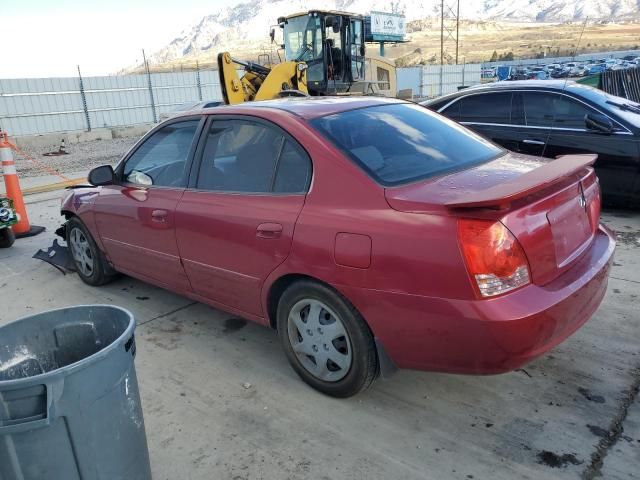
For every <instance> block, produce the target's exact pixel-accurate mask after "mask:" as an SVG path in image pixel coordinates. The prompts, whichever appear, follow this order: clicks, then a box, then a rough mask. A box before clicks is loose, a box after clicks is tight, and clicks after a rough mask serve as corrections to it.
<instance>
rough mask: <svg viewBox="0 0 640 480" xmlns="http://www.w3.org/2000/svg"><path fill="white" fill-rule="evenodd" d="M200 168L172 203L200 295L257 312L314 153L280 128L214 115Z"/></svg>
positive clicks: (285, 246) (282, 255) (284, 250)
mask: <svg viewBox="0 0 640 480" xmlns="http://www.w3.org/2000/svg"><path fill="white" fill-rule="evenodd" d="M198 152H199V153H198V157H199V158H200V164H199V169H198V173H197V175H196V177H195V179H194V181H193V183H191V184H190V188H188V189H187V190H186V191H185V193H184V195H183V196H182V198H181V200H180V202H179V203H178V207H177V210H176V232H177V238H178V247H179V249H180V255H181V257H182V261H183V264H184V268H185V270H186V273H187V275H188V277H189V280H190V282H191V285H192V288H193V291H194V292H195V293H196V294H197V295H199V296H200V297H201V298H202V299H203V300H204V301H208V302H209V303H212V304H215V305H218V306H221V307H223V308H224V307H230V308H232V309H236V310H238V311H241V312H245V313H248V314H251V315H254V316H258V317H262V316H264V315H265V312H263V311H262V306H261V300H260V298H261V295H260V293H261V286H262V284H263V282H264V280H265V279H266V277H267V276H268V275H269V274H270V273H271V272H272V271H273V270H274V269H275V268H276V267H277V266H278V265H280V264H281V263H282V262H283V261H284V260H285V259H286V257H287V256H288V254H289V251H290V248H291V243H292V238H293V231H294V226H295V223H296V220H297V218H298V215H299V213H300V211H301V209H302V206H303V204H304V200H305V196H306V192H307V189H308V187H309V184H310V181H311V160H310V158H309V156H308V155H307V153H306V152H305V151H304V150H303V149H302V148H301V147H300V145H299V144H298V143H297V142H296V141H295V140H294V139H293V138H292V137H290V136H289V135H288V134H286V133H285V132H284V131H283V130H281V129H280V128H278V127H276V126H275V125H273V124H271V123H270V122H266V121H263V120H258V119H253V118H252V117H243V118H238V117H236V118H227V119H220V120H218V119H216V118H215V116H214V117H212V120H210V122H209V124H208V125H207V127H206V134H203V138H202V140H201V144H200V146H199V148H198Z"/></svg>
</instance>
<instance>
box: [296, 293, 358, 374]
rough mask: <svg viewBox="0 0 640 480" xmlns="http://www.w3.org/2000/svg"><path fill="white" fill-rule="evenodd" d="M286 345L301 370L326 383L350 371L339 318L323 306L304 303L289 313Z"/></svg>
mask: <svg viewBox="0 0 640 480" xmlns="http://www.w3.org/2000/svg"><path fill="white" fill-rule="evenodd" d="M288 334H289V342H290V343H291V347H292V348H293V351H294V352H295V354H296V356H297V357H298V360H299V361H300V363H301V364H302V366H303V367H304V368H305V369H306V370H307V371H308V372H309V373H311V374H312V375H313V376H315V377H317V378H319V379H320V380H324V381H328V382H337V381H338V380H341V379H342V378H344V377H345V376H346V375H347V373H348V372H349V368H351V361H352V351H351V342H350V341H349V336H348V334H347V331H346V330H345V328H344V325H343V323H342V321H341V320H340V318H339V317H338V316H337V315H336V314H335V313H334V312H333V311H332V310H331V309H330V308H329V307H328V306H327V305H325V304H324V303H322V302H320V301H318V300H311V299H305V300H300V301H299V302H298V303H296V304H295V305H294V306H293V308H292V309H291V311H290V312H289V319H288Z"/></svg>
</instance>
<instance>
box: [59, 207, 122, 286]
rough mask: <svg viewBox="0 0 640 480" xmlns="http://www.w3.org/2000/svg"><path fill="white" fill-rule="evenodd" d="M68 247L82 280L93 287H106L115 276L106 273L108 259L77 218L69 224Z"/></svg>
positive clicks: (73, 218)
mask: <svg viewBox="0 0 640 480" xmlns="http://www.w3.org/2000/svg"><path fill="white" fill-rule="evenodd" d="M67 245H68V246H69V250H70V251H71V255H72V256H73V261H74V263H75V265H76V270H77V272H78V276H79V277H80V279H81V280H82V281H83V282H84V283H86V284H87V285H91V286H94V287H95V286H99V285H104V284H106V283H109V282H110V281H112V280H113V279H114V278H115V276H114V275H109V274H107V273H106V272H105V268H104V266H105V265H106V259H105V258H104V255H103V253H102V252H101V251H100V249H99V248H98V246H97V245H96V242H95V241H94V240H93V237H92V236H91V234H90V233H89V231H88V230H87V228H86V227H85V226H84V224H83V223H82V222H81V221H80V219H78V218H76V217H72V218H71V219H70V220H69V221H68V222H67Z"/></svg>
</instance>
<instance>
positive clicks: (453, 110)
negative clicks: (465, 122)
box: [440, 101, 460, 122]
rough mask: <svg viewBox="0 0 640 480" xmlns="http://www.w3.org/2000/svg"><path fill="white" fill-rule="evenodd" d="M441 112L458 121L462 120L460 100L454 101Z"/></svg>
mask: <svg viewBox="0 0 640 480" xmlns="http://www.w3.org/2000/svg"><path fill="white" fill-rule="evenodd" d="M440 113H441V114H442V115H444V116H445V117H447V118H450V119H451V120H455V121H456V122H459V121H460V102H459V101H455V102H453V103H452V104H451V105H449V106H448V107H447V108H445V109H444V110H442V112H440Z"/></svg>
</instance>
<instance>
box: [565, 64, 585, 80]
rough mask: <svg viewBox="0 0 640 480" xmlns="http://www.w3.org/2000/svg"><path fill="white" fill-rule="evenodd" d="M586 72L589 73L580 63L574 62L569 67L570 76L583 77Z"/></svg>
mask: <svg viewBox="0 0 640 480" xmlns="http://www.w3.org/2000/svg"><path fill="white" fill-rule="evenodd" d="M588 73H589V70H588V69H587V68H586V67H585V66H584V65H580V64H576V65H574V66H573V67H571V68H570V69H569V76H570V77H584V76H586V75H588Z"/></svg>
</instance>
